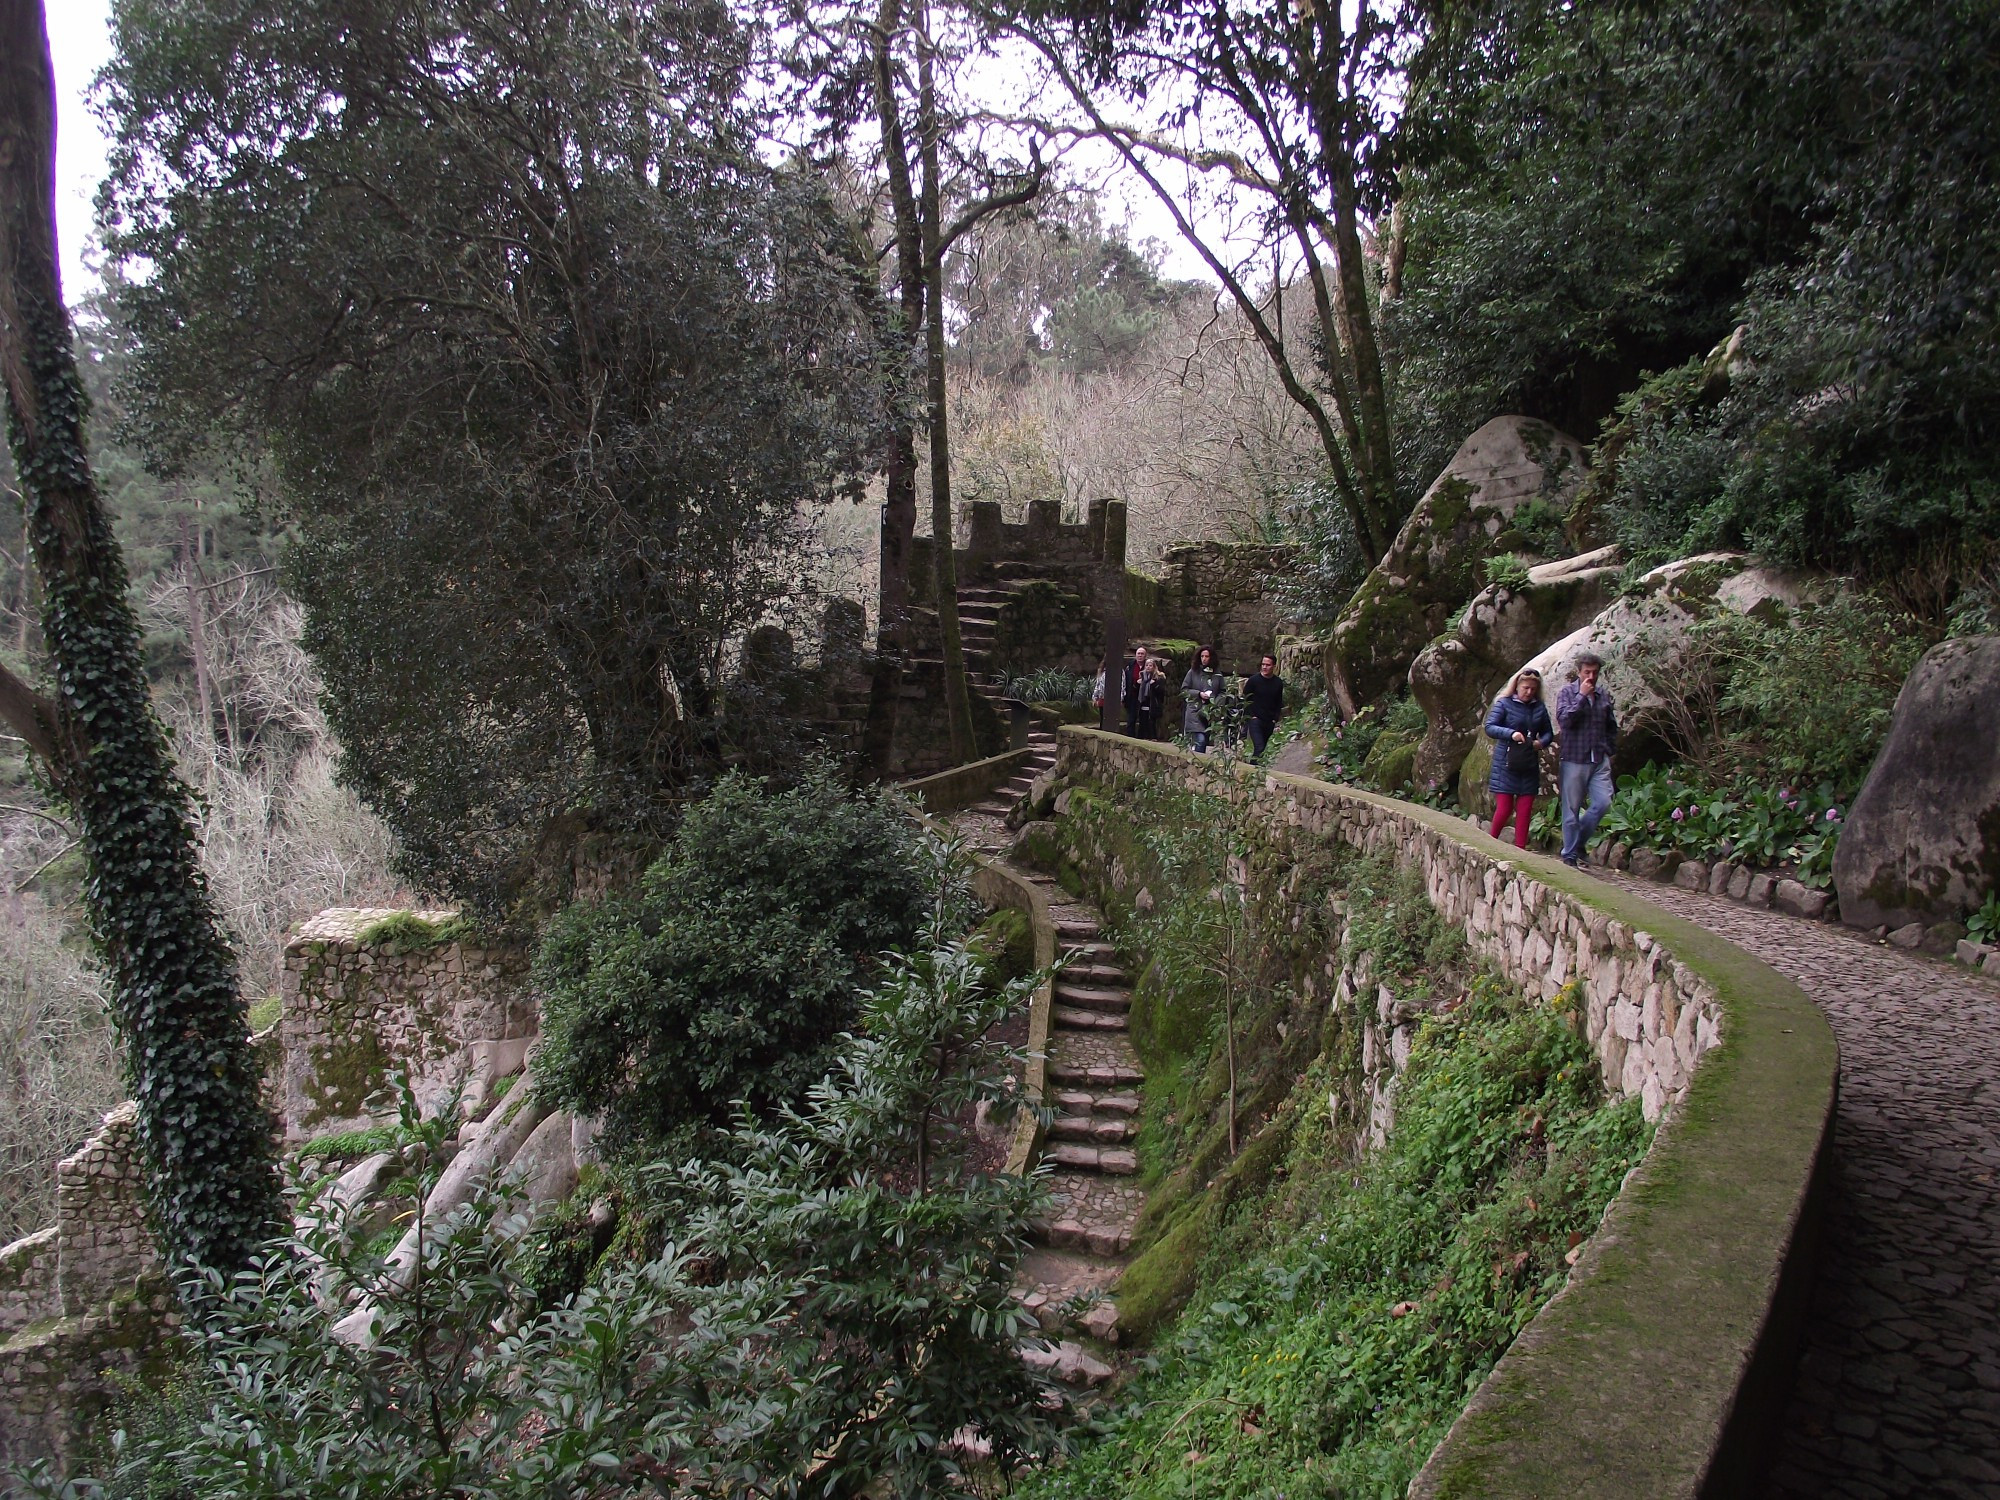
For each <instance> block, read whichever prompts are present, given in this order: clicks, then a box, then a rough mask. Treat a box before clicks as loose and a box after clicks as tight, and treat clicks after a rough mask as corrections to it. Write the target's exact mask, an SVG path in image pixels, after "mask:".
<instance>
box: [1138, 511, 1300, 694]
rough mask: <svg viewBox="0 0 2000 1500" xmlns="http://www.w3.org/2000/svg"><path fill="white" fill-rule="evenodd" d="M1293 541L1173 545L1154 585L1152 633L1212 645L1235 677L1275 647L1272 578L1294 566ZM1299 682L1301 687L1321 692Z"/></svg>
mask: <svg viewBox="0 0 2000 1500" xmlns="http://www.w3.org/2000/svg"><path fill="white" fill-rule="evenodd" d="M1294 562H1295V559H1294V556H1293V551H1292V549H1291V548H1290V547H1266V546H1254V545H1248V544H1243V543H1234V542H1201V543H1199V544H1197V545H1194V546H1188V547H1170V548H1168V549H1167V552H1166V554H1165V555H1164V556H1163V557H1162V559H1161V571H1160V578H1159V584H1158V587H1157V589H1156V590H1154V591H1153V592H1152V606H1153V611H1154V613H1153V618H1152V620H1151V622H1150V624H1149V626H1148V629H1149V630H1150V631H1151V633H1153V634H1155V635H1157V636H1161V637H1164V638H1167V639H1174V640H1187V641H1194V642H1195V643H1197V644H1198V645H1203V646H1213V647H1215V654H1216V656H1217V657H1218V658H1219V659H1220V661H1221V665H1222V670H1223V671H1225V672H1230V673H1233V674H1236V675H1238V676H1243V675H1247V674H1249V673H1251V672H1254V671H1256V670H1257V661H1258V658H1259V657H1261V656H1263V654H1264V653H1265V652H1267V651H1270V652H1273V653H1275V651H1276V649H1277V639H1278V632H1279V628H1280V626H1281V624H1282V623H1283V620H1284V610H1283V607H1282V606H1281V605H1280V604H1279V602H1278V600H1277V598H1276V596H1275V595H1274V594H1273V593H1272V591H1271V580H1272V579H1273V578H1275V577H1278V576H1280V575H1282V574H1285V573H1287V572H1290V571H1291V569H1292V567H1293V566H1294ZM1318 687H1319V684H1318V683H1317V682H1303V681H1302V682H1300V683H1299V691H1300V692H1301V693H1304V692H1306V691H1317V690H1318Z"/></svg>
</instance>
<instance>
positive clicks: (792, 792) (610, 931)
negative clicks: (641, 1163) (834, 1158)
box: [535, 766, 931, 1152]
mask: <svg viewBox="0 0 2000 1500" xmlns="http://www.w3.org/2000/svg"><path fill="white" fill-rule="evenodd" d="M923 863H924V862H923V857H922V851H921V838H920V835H919V832H918V829H917V825H916V824H915V823H914V821H912V820H911V819H910V818H909V816H908V815H907V813H906V812H905V810H904V808H903V806H902V804H901V803H900V802H899V801H898V800H897V799H896V798H895V797H894V796H893V794H887V793H880V792H874V793H859V794H856V793H850V792H848V791H847V790H845V789H844V788H843V787H842V786H841V785H840V784H839V782H838V781H837V780H836V778H835V776H834V773H833V771H832V770H831V769H830V768H828V767H824V766H822V767H819V768H817V769H815V770H813V771H811V772H810V773H809V774H808V775H807V776H806V777H805V778H804V780H802V781H801V782H800V783H799V784H798V785H797V786H796V787H793V788H791V789H789V790H785V791H772V790H768V789H766V788H764V787H762V786H760V785H758V784H757V783H755V782H752V781H750V780H748V779H746V778H744V777H741V776H736V775H732V776H729V777H725V778H724V779H723V780H722V781H721V782H720V783H719V784H718V785H717V787H716V789H715V791H714V792H713V793H712V794H711V795H710V796H709V797H708V799H707V800H706V801H703V802H701V803H698V804H696V805H695V806H694V807H693V808H692V809H690V811H689V812H688V814H687V816H686V818H685V819H684V820H683V822H682V824H681V827H680V829H679V830H678V832H677V833H676V834H675V836H674V838H673V841H672V843H671V844H670V846H669V847H668V850H667V852H666V853H665V854H664V855H662V856H661V857H660V859H659V860H658V861H657V862H656V863H654V864H653V866H652V867H651V868H650V869H648V870H647V871H646V874H645V876H644V877H643V878H642V880H641V881H640V883H639V889H638V891H637V892H636V893H635V894H634V895H632V896H630V897H627V898H622V899H613V900H608V901H605V902H604V903H602V904H600V905H594V906H577V907H572V908H570V909H569V910H568V911H566V912H564V913H563V914H562V916H561V917H559V918H558V919H557V920H556V922H555V923H554V924H552V926H551V928H550V931H549V934H548V936H547V938H546V939H545V941H544V942H543V945H542V949H541V952H540V953H539V954H538V955H537V958H536V965H535V973H536V978H537V981H538V983H539V984H540V986H541V988H542V991H543V994H544V996H545V1000H544V1004H543V1010H542V1034H543V1038H544V1040H543V1044H542V1048H541V1051H540V1053H539V1054H538V1061H537V1074H538V1076H539V1078H540V1079H541V1086H542V1088H543V1090H544V1091H545V1093H546V1094H547V1095H548V1097H549V1098H550V1099H552V1100H553V1101H555V1102H556V1103H558V1104H560V1105H562V1106H563V1107H565V1108H568V1109H572V1110H575V1111H576V1112H578V1113H580V1114H598V1113H602V1114H603V1115H604V1116H605V1123H606V1127H607V1145H608V1147H609V1148H611V1149H613V1150H633V1149H637V1150H640V1151H642V1152H643V1151H645V1150H648V1149H650V1148H652V1147H656V1146H658V1145H659V1144H660V1143H661V1142H663V1141H665V1140H666V1139H667V1138H668V1137H669V1136H670V1135H671V1134H673V1133H674V1132H675V1131H676V1130H678V1129H680V1128H682V1127H685V1126H689V1125H696V1124H708V1125H716V1124H720V1123H722V1122H723V1121H724V1120H726V1119H727V1118H728V1116H729V1113H730V1110H731V1108H732V1106H733V1105H734V1104H735V1103H736V1102H737V1101H739V1100H741V1101H744V1102H746V1103H748V1104H749V1105H750V1106H751V1107H752V1108H753V1109H755V1110H758V1111H768V1110H769V1109H770V1108H771V1107H772V1106H774V1105H776V1104H779V1103H781V1102H784V1101H787V1100H796V1099H798V1098H800V1097H802V1095H803V1094H804V1092H805V1089H806V1088H807V1086H808V1085H809V1084H811V1082H812V1081H813V1080H814V1079H815V1078H817V1077H819V1076H820V1075H821V1074H822V1073H823V1072H824V1071H825V1068H826V1061H827V1049H828V1048H829V1046H830V1045H831V1044H832V1042H833V1040H834V1038H835V1037H836V1036H837V1035H838V1034H839V1033H840V1032H841V1031H842V1030H843V1029H844V1028H846V1027H848V1026H850V1025H852V1024H853V1022H854V1019H855V997H856V995H857V993H858V991H859V988H860V986H861V984H862V982H863V981H864V980H865V978H866V976H867V974H868V973H869V972H870V970H871V968H872V965H873V961H874V957H875V955H877V954H879V953H881V952H882V951H883V950H885V949H889V948H894V947H898V946H901V945H904V944H907V943H909V942H910V941H911V940H912V939H913V938H914V937H915V936H916V935H917V933H918V931H919V928H920V926H921V923H922V921H923V918H924V914H925V911H926V908H927V905H928V901H929V897H930V894H931V892H930V890H929V877H928V876H927V874H926V873H925V870H924V868H923Z"/></svg>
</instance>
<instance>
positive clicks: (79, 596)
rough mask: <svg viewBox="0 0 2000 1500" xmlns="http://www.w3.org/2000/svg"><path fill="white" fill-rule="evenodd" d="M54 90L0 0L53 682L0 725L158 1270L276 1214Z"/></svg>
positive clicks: (25, 461) (0, 685)
mask: <svg viewBox="0 0 2000 1500" xmlns="http://www.w3.org/2000/svg"><path fill="white" fill-rule="evenodd" d="M54 168H55V80H54V75H53V72H52V69H51V67H50V63H49V44H48V34H47V28H46V24H45V22H44V18H43V13H42V5H41V0H0V377H4V382H5V385H6V399H7V433H8V440H9V442H10V444H11V446H12V451H13V455H14V465H15V469H16V471H17V473H18V476H19V481H20V487H21V492H22V495H23V496H24V499H25V504H26V507H27V517H28V532H29V543H30V547H31V549H32V551H33V554H34V559H35V568H36V571H37V573H38V574H39V575H40V577H41V580H42V585H43V589H42V592H43V600H42V633H43V637H44V639H45V641H46V642H47V648H48V655H49V666H50V671H51V675H52V677H53V680H54V688H55V692H54V695H53V697H44V696H43V695H42V694H40V693H38V692H36V691H35V690H34V689H33V688H32V687H30V686H29V685H28V684H27V683H25V682H23V681H21V680H20V679H19V678H17V677H15V676H13V674H11V673H6V674H5V676H4V680H0V717H4V718H5V719H6V720H7V721H8V723H9V724H11V725H12V726H13V728H14V729H15V732H17V733H18V734H20V735H21V737H22V738H23V739H25V740H26V741H27V742H28V744H29V746H30V748H31V749H33V750H34V751H35V752H37V753H38V754H39V755H40V757H41V758H42V760H43V761H44V763H45V764H46V766H47V768H48V773H49V777H50V780H51V782H52V783H53V785H54V788H55V791H56V793H57V794H58V796H59V797H61V799H62V800H63V801H64V802H66V803H67V804H68V806H69V808H70V811H71V813H72V814H73V815H74V817H75V820H76V823H77V827H78V829H79V832H80V837H81V843H82V846H83V849H84V853H85V855H86V857H87V858H88V860H89V867H90V877H89V881H88V884H87V885H86V887H85V896H86V901H87V903H88V907H89V911H90V916H91V920H92V925H93V927H94V929H95V934H96V937H97V941H98V944H99V946H100V948H101V949H102V951H103V954H104V957H105V960H106V962H107V964H108V966H109V968H110V971H111V979H112V988H113V1001H112V1003H113V1006H114V1008H115V1010H116V1013H117V1019H118V1024H119V1029H120V1031H121V1033H122V1035H123V1039H124V1043H125V1049H126V1065H127V1073H128V1076H129V1078H130V1080H131V1085H132V1093H133V1097H134V1098H135V1099H136V1100H137V1101H138V1105H139V1138H140V1142H141V1144H142V1146H143V1148H144V1150H145V1153H146V1160H147V1166H148V1175H149V1185H150V1198H151V1202H152V1207H153V1211H154V1214H155V1218H156V1222H157V1226H158V1229H159V1232H160V1236H161V1239H162V1241H163V1248H164V1250H165V1252H166V1255H167V1258H168V1260H169V1262H170V1263H173V1264H177V1265H189V1264H192V1265H199V1266H205V1267H209V1268H213V1269H216V1270H221V1271H233V1270H235V1269H237V1268H238V1267H240V1266H242V1265H243V1264H244V1262H245V1261H246V1260H247V1258H248V1257H249V1255H250V1253H251V1251H252V1250H253V1249H255V1248H256V1246H257V1245H258V1244H259V1243H260V1242H261V1241H262V1240H264V1239H265V1238H266V1237H267V1236H268V1235H269V1234H270V1233H271V1232H272V1230H273V1229H274V1227H275V1226H277V1225H278V1224H279V1223H280V1222H281V1216H282V1212H283V1208H282V1201H281V1199H280V1197H279V1193H278V1175H277V1167H276V1160H275V1151H274V1145H273V1132H272V1126H271V1120H270V1117H269V1115H268V1114H267V1113H266V1112H265V1109H264V1107H263V1103H262V1101H261V1099H260V1097H259V1092H258V1077H257V1067H256V1063H255V1059H254V1056H253V1054H252V1053H251V1050H250V1046H249V1031H248V1025H247V1020H246V1017H245V1014H244V1008H243V1004H242V1001H241V999H240V998H239V996H238V994H237V989H236V961H235V957H234V955H233V954H232V953H231V952H230V950H229V945H228V943H227V941H226V940H225V939H224V937H223V934H222V930H221V927H220V924H219V923H218V921H217V919H216V913H215V908H214V905H213V904H212V902H211V901H210V899H209V895H208V889H207V885H206V882H205V880H204V878H203V876H202V872H201V866H200V864H199V862H198V860H197V858H196V847H195V828H194V819H193V815H192V808H191V804H190V801H189V797H188V793H187V789H186V787H185V786H183V785H182V784H181V782H180V780H179V779H178V778H177V777H176V775H175V774H174V767H173V760H172V757H171V755H170V753H169V751H168V747H167V738H166V734H165V732H164V730H163V729H162V728H161V726H160V722H159V720H158V719H157V718H156V717H155V716H154V713H153V708H152V700H151V698H150V696H149V694H148V691H147V684H146V675H145V671H144V668H143V665H142V661H141V657H140V649H139V639H140V638H139V623H138V619H137V617H136V616H135V615H134V613H133V611H132V607H131V604H130V602H129V601H128V598H127V591H128V579H127V575H126V572H125V563H124V559H123V558H122V557H121V556H120V554H119V551H118V544H117V542H116V540H115V539H114V538H113V536H112V531H111V523H110V518H109V517H108V516H107V515H106V514H105V510H104V506H103V504H102V503H101V502H100V500H99V498H98V494H97V488H96V484H95V482H94V481H93V479H92V477H91V472H90V463H89V459H88V456H87V452H86V449H85V446H84V438H83V423H84V417H85V411H86V404H87V403H86V400H85V397H84V392H83V386H82V383H81V381H80V380H79V379H78V376H77V369H76V358H75V355H74V353H73V352H72V349H71V342H70V326H69V315H68V313H67V312H66V311H65V310H64V307H63V302H62V287H61V281H60V278H59V275H58V271H57V261H56V235H55V175H54Z"/></svg>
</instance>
